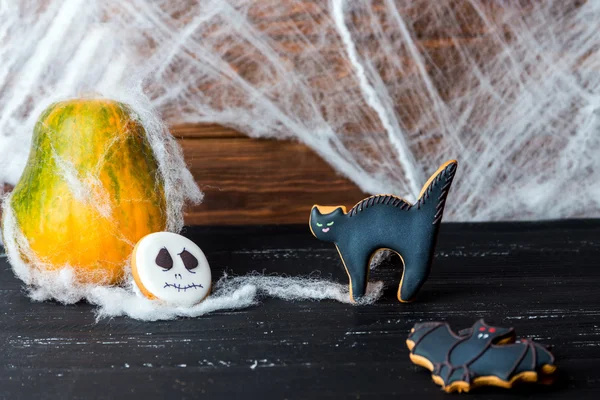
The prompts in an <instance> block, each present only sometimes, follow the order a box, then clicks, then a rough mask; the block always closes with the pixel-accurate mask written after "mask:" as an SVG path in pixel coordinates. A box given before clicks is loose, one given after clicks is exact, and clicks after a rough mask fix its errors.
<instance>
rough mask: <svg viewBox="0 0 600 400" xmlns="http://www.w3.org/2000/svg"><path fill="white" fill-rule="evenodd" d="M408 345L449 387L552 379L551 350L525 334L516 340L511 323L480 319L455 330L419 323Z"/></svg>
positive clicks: (414, 358) (416, 358)
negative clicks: (496, 323) (495, 323)
mask: <svg viewBox="0 0 600 400" xmlns="http://www.w3.org/2000/svg"><path fill="white" fill-rule="evenodd" d="M406 345H407V346H408V349H409V350H410V360H411V361H412V362H413V363H415V364H417V365H420V366H422V367H425V368H427V369H428V370H430V371H431V374H432V378H433V381H434V382H435V383H437V384H438V385H440V386H442V389H443V390H444V391H446V392H448V393H450V392H468V391H469V390H471V389H473V388H475V387H478V386H500V387H503V388H511V387H512V386H513V384H514V383H516V382H538V383H543V384H550V383H552V380H553V377H554V372H555V371H556V366H555V365H554V356H553V355H552V353H550V351H549V350H548V349H547V348H546V347H545V346H542V345H540V344H537V343H535V342H533V341H531V340H529V339H520V340H516V335H515V331H514V330H513V329H512V328H499V327H492V326H489V325H487V324H486V323H485V322H484V321H483V320H479V321H477V322H476V323H475V325H473V327H472V328H469V329H465V330H463V331H460V332H458V334H456V333H454V332H453V331H452V330H451V329H450V327H449V326H448V324H447V323H444V322H424V323H418V324H416V325H415V326H414V328H413V329H412V330H411V331H410V335H409V336H408V340H407V341H406Z"/></svg>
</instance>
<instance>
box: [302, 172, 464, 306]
mask: <svg viewBox="0 0 600 400" xmlns="http://www.w3.org/2000/svg"><path fill="white" fill-rule="evenodd" d="M456 167H457V162H456V161H455V160H451V161H448V162H446V163H445V164H444V165H442V166H441V167H440V168H439V169H438V170H437V171H436V172H435V173H434V174H433V175H432V176H431V178H429V180H428V181H427V183H426V184H425V185H424V186H423V189H422V190H421V194H420V195H419V199H418V200H417V202H416V203H415V204H411V203H409V202H408V201H406V200H404V199H402V198H400V197H396V196H392V195H384V194H382V195H377V196H371V197H368V198H366V199H364V200H362V201H360V202H358V203H357V204H356V205H355V206H354V207H353V208H352V209H351V210H350V211H349V212H346V208H345V207H344V206H336V207H323V206H318V205H315V206H313V208H312V210H311V214H310V221H309V226H310V230H311V232H312V234H313V235H314V236H315V237H316V238H317V239H320V240H324V241H328V242H333V243H335V246H336V247H337V249H338V252H339V254H340V257H341V258H342V263H343V264H344V267H345V268H346V272H347V273H348V277H349V278H350V296H351V297H352V299H353V300H358V299H360V298H361V297H362V296H364V295H365V291H366V288H367V282H368V275H369V265H370V263H371V258H372V257H373V255H374V254H375V253H376V252H377V251H378V250H382V249H388V250H391V251H393V252H395V253H397V254H398V255H399V256H400V258H401V259H402V262H403V264H404V272H403V273H402V279H401V280H400V284H399V285H398V300H400V301H401V302H408V301H411V300H413V298H414V297H415V295H416V294H417V292H418V291H419V289H420V288H421V286H422V285H423V283H425V280H426V279H427V276H428V275H429V270H430V267H431V262H432V260H433V252H434V250H435V243H436V240H437V235H438V230H439V225H440V222H441V220H442V214H443V212H444V207H445V205H446V197H447V196H448V191H449V190H450V186H451V185H452V180H453V178H454V174H455V172H456Z"/></svg>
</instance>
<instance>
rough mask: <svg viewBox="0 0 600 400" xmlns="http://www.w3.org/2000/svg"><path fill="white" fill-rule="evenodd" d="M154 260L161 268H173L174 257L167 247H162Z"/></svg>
mask: <svg viewBox="0 0 600 400" xmlns="http://www.w3.org/2000/svg"><path fill="white" fill-rule="evenodd" d="M154 262H155V263H156V265H158V266H159V267H161V268H164V269H165V270H167V271H168V270H170V269H171V268H173V258H171V255H170V254H169V251H168V250H167V248H166V247H163V248H162V249H160V251H159V252H158V255H157V256H156V260H155V261H154Z"/></svg>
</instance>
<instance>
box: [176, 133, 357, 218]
mask: <svg viewBox="0 0 600 400" xmlns="http://www.w3.org/2000/svg"><path fill="white" fill-rule="evenodd" d="M171 133H172V134H173V135H174V136H175V137H176V138H177V139H178V141H179V144H180V145H181V146H182V148H183V151H184V155H185V159H186V162H187V164H188V166H189V167H190V170H191V171H192V174H193V175H194V177H195V178H196V181H197V182H198V185H199V186H200V188H201V189H202V191H203V192H204V194H205V197H204V201H203V203H202V204H200V205H198V206H194V207H190V208H188V209H187V212H186V223H187V224H202V225H212V224H229V225H234V224H271V223H306V222H307V221H308V214H309V211H310V208H311V206H312V205H313V204H315V203H319V204H330V205H337V204H344V205H346V206H352V205H354V203H356V202H357V201H359V200H361V199H362V198H363V197H365V196H366V194H365V193H363V192H362V191H361V190H360V189H359V188H358V187H357V186H356V185H355V184H353V183H352V182H350V181H349V180H348V179H346V178H344V177H342V176H340V175H339V174H338V173H337V172H335V171H334V170H333V169H332V168H331V167H330V166H329V165H328V164H327V163H326V162H325V161H323V160H322V159H321V158H320V157H319V156H318V155H316V154H315V153H314V152H313V151H312V150H310V149H309V148H308V147H306V146H305V145H303V144H300V143H297V142H291V141H277V140H268V139H265V140H261V139H252V138H249V137H247V136H244V135H242V134H241V133H239V132H236V131H234V130H232V129H229V128H225V127H222V126H219V125H185V126H175V127H172V128H171Z"/></svg>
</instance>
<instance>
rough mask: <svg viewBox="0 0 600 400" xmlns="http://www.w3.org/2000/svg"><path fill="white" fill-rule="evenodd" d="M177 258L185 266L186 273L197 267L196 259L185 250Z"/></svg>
mask: <svg viewBox="0 0 600 400" xmlns="http://www.w3.org/2000/svg"><path fill="white" fill-rule="evenodd" d="M179 257H181V260H183V265H185V269H187V270H188V271H189V270H191V269H194V268H196V267H197V266H198V259H197V258H196V257H194V255H193V254H192V253H190V252H189V251H187V250H186V249H183V251H182V252H181V253H179Z"/></svg>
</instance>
